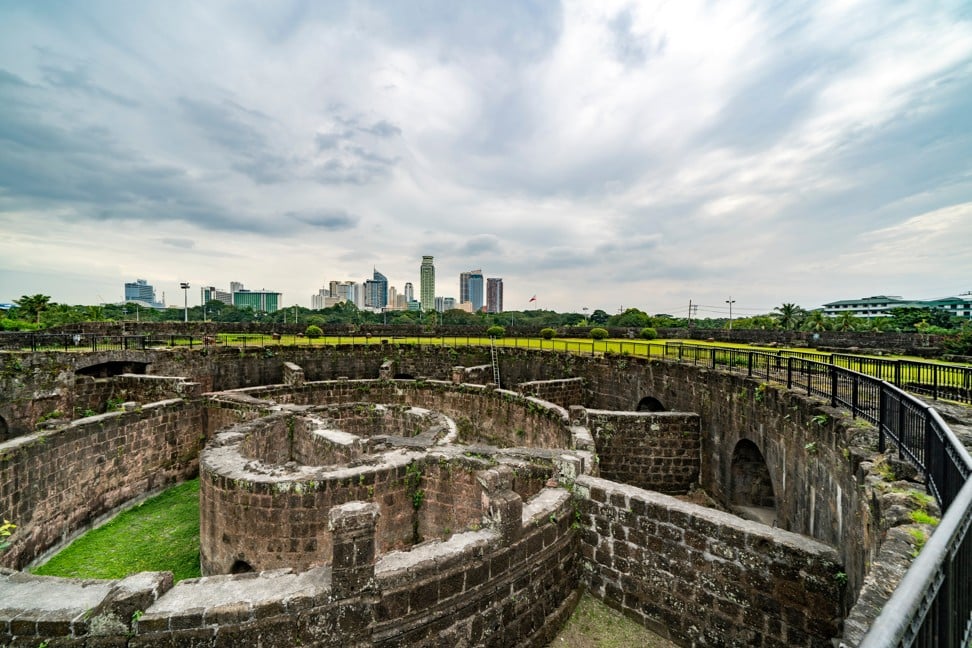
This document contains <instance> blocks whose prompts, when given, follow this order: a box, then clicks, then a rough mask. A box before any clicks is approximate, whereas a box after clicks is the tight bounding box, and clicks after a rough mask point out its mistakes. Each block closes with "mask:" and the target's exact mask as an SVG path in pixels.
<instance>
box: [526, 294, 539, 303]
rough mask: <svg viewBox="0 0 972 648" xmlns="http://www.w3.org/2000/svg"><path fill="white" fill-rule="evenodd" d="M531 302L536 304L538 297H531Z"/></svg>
mask: <svg viewBox="0 0 972 648" xmlns="http://www.w3.org/2000/svg"><path fill="white" fill-rule="evenodd" d="M530 301H532V302H535V301H537V296H536V295H534V296H533V297H531V298H530ZM528 303H529V302H528Z"/></svg>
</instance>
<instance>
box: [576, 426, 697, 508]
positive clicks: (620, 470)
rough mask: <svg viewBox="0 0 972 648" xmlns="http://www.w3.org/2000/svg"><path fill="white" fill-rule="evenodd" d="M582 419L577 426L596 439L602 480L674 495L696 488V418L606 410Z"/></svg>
mask: <svg viewBox="0 0 972 648" xmlns="http://www.w3.org/2000/svg"><path fill="white" fill-rule="evenodd" d="M574 411H575V410H572V415H573V413H574ZM586 414H587V417H586V420H582V421H581V422H582V424H584V425H586V426H587V427H588V428H589V429H590V431H591V434H592V435H593V436H594V445H595V447H596V448H597V456H598V464H599V469H600V476H601V477H603V478H604V479H610V480H613V481H617V482H621V483H622V484H629V485H631V486H637V487H639V488H647V489H649V490H656V491H658V492H660V493H669V494H672V495H674V494H684V493H687V492H688V491H689V489H691V488H692V487H694V486H697V485H698V483H699V465H700V460H701V457H700V454H701V449H702V440H701V430H700V424H699V417H698V415H697V414H681V413H676V412H662V413H646V412H610V411H606V410H586ZM575 418H576V417H575Z"/></svg>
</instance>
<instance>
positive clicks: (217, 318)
mask: <svg viewBox="0 0 972 648" xmlns="http://www.w3.org/2000/svg"><path fill="white" fill-rule="evenodd" d="M890 312H891V315H890V316H888V317H876V318H870V319H867V318H862V317H855V316H854V315H853V314H852V313H849V312H848V313H842V314H841V315H839V316H838V317H828V316H826V315H824V313H823V311H822V310H819V309H818V310H806V309H804V308H802V307H800V306H798V305H797V304H793V303H784V304H782V305H780V306H778V307H776V308H775V309H773V311H772V312H770V313H765V314H762V315H753V316H748V317H740V318H734V319H733V320H732V328H733V329H737V330H751V329H759V330H766V331H777V330H782V331H793V330H805V331H831V330H833V331H876V332H877V331H880V332H920V333H930V334H942V335H948V334H951V333H955V332H957V331H959V330H963V329H964V330H968V329H969V328H970V326H972V322H970V321H969V320H968V319H963V318H959V317H954V316H952V315H951V314H950V313H948V312H946V311H943V310H940V309H933V308H896V309H893V310H891V311H890ZM186 315H187V313H186V311H185V310H184V309H182V308H165V309H152V308H144V307H142V306H138V305H136V304H104V305H100V306H85V305H68V304H58V303H56V302H53V301H51V298H50V297H49V296H48V295H41V294H37V295H24V296H23V297H21V298H20V299H16V300H14V308H12V309H10V310H9V311H6V312H5V311H0V330H33V329H44V328H48V327H53V326H60V325H64V324H75V323H81V322H122V321H127V322H135V321H139V322H181V321H183V319H184V318H185V317H186ZM188 318H189V320H190V321H192V322H203V321H206V322H227V323H230V322H241V323H242V322H247V323H265V324H268V325H269V324H301V325H307V326H310V325H315V326H326V325H333V324H346V325H347V324H353V325H361V324H390V325H399V324H408V325H439V326H452V325H455V326H482V327H484V328H487V327H490V326H505V327H518V326H522V327H536V328H548V327H549V328H565V327H576V326H605V327H626V328H634V329H642V328H646V327H651V328H654V329H665V328H689V327H694V328H698V329H725V328H728V327H729V319H728V318H719V317H717V318H712V317H707V318H694V319H692V320H689V319H686V318H683V317H675V316H672V315H668V314H665V313H659V314H655V315H649V314H648V313H646V312H645V311H642V310H641V309H638V308H628V309H626V310H624V311H623V312H620V313H615V314H609V313H607V312H606V311H604V310H601V309H597V310H594V311H593V312H591V313H590V314H587V313H558V312H556V311H552V310H542V309H537V310H527V311H505V312H502V313H482V312H481V313H470V312H467V311H464V310H459V309H454V310H448V311H445V312H444V313H436V312H433V311H428V312H421V311H407V310H405V311H388V312H385V313H375V312H372V311H368V310H362V309H360V308H358V307H357V306H355V305H354V304H353V303H351V302H343V303H340V304H336V305H334V306H331V307H329V308H324V309H321V310H312V309H309V308H304V307H302V306H289V307H286V308H282V309H280V310H278V311H276V312H273V313H264V312H259V311H256V310H254V309H253V308H251V307H248V306H247V307H242V308H238V307H236V306H232V305H229V304H224V303H222V302H219V301H215V300H214V301H210V302H207V303H206V304H205V305H203V306H193V307H191V308H189V309H188Z"/></svg>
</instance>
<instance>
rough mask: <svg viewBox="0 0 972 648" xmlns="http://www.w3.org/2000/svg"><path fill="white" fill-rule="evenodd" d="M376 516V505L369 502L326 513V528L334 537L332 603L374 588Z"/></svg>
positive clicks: (341, 507) (377, 513)
mask: <svg viewBox="0 0 972 648" xmlns="http://www.w3.org/2000/svg"><path fill="white" fill-rule="evenodd" d="M378 516H379V512H378V505H377V504H374V503H370V502H348V503H347V504H341V505H340V506H335V507H334V508H332V509H331V510H330V511H328V527H329V529H330V530H331V532H332V533H333V534H334V543H333V545H332V546H333V554H332V556H333V557H332V561H331V594H332V596H333V597H334V598H335V599H343V598H350V597H352V596H355V595H357V594H360V593H361V592H362V591H363V590H367V589H371V588H373V587H374V579H375V527H376V526H377V524H378Z"/></svg>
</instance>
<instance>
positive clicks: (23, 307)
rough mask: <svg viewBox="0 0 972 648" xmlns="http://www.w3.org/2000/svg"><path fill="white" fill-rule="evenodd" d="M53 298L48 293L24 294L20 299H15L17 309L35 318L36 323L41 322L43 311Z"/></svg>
mask: <svg viewBox="0 0 972 648" xmlns="http://www.w3.org/2000/svg"><path fill="white" fill-rule="evenodd" d="M50 301H51V298H50V297H49V296H47V295H40V294H38V295H31V296H29V297H28V296H27V295H24V296H23V297H21V298H20V299H15V300H14V303H15V304H17V309H18V310H19V311H20V312H21V313H22V314H23V315H28V316H30V317H31V318H33V320H34V323H35V324H40V314H41V311H44V310H47V306H48V304H50Z"/></svg>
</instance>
